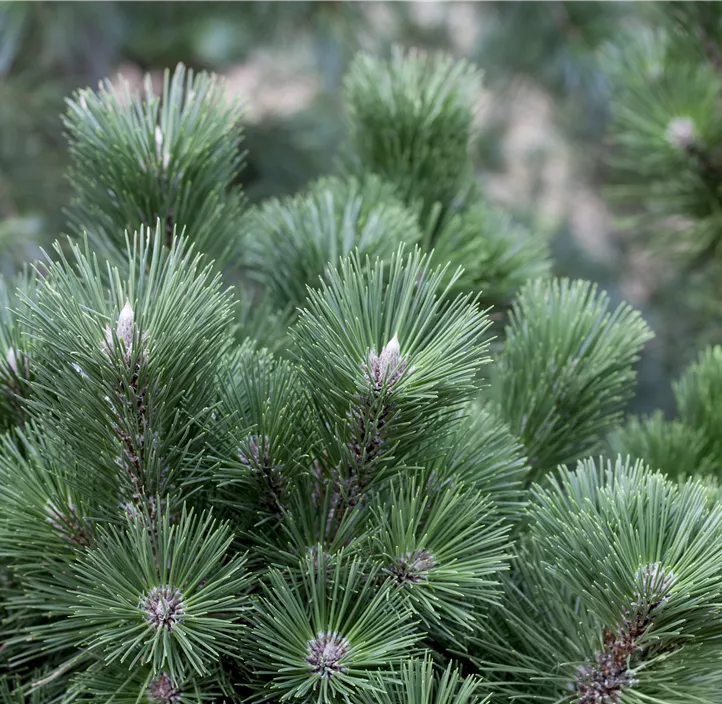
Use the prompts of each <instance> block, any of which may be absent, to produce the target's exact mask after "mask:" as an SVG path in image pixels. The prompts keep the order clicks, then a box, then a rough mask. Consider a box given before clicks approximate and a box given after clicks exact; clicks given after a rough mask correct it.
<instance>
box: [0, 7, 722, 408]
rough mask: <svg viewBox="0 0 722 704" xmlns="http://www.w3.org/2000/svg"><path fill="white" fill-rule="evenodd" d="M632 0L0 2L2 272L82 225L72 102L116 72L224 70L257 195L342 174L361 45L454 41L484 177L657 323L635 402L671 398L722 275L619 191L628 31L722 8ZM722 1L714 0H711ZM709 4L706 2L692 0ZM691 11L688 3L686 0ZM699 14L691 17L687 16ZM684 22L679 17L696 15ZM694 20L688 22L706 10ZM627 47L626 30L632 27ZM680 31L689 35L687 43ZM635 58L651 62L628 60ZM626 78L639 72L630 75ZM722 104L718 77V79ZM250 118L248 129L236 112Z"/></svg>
mask: <svg viewBox="0 0 722 704" xmlns="http://www.w3.org/2000/svg"><path fill="white" fill-rule="evenodd" d="M684 5H688V6H690V8H687V10H684V9H682V10H680V9H679V8H678V7H677V4H676V3H654V2H653V3H627V2H593V3H582V2H579V3H575V2H482V3H469V2H424V3H414V2H407V3H387V2H373V3H371V2H369V3H349V2H244V3H240V2H239V3H227V2H203V3H201V2H127V3H123V2H77V3H70V2H32V3H26V2H13V3H1V4H0V273H2V274H3V275H5V276H10V275H12V274H13V273H14V272H16V271H18V270H19V269H20V268H21V267H22V264H23V263H24V262H26V261H28V260H32V259H33V258H35V257H36V256H37V254H38V252H39V248H40V247H47V245H48V243H49V242H51V241H52V240H54V239H55V238H57V237H58V236H59V235H61V234H63V233H64V232H66V219H65V216H64V214H63V209H64V207H65V206H66V204H67V201H68V197H69V188H68V186H67V183H66V181H65V179H64V171H65V169H66V166H67V153H66V142H65V139H64V136H63V133H62V132H63V130H62V124H61V120H60V114H61V112H63V110H64V99H65V97H66V96H68V95H69V94H70V93H71V92H72V91H73V90H74V89H76V88H78V87H84V86H92V87H95V86H96V85H97V83H98V81H99V80H100V79H101V78H103V77H105V76H109V77H110V78H111V80H112V79H113V78H114V77H116V76H117V75H118V74H119V73H120V74H122V75H123V76H124V77H125V78H127V79H128V80H130V81H131V82H133V83H136V84H137V85H138V86H140V83H141V81H142V76H143V74H144V73H145V72H150V73H151V75H152V76H153V77H154V80H157V81H158V83H160V82H161V81H162V70H163V68H165V67H168V66H170V67H173V66H175V64H176V63H178V62H179V61H182V62H183V63H185V64H186V65H188V66H189V67H191V68H194V69H207V70H211V71H215V72H218V73H220V74H222V75H223V76H224V77H225V78H226V80H227V83H228V86H229V89H230V91H232V92H233V93H235V94H237V95H239V96H240V97H241V98H242V99H243V101H244V103H245V106H246V112H245V118H244V123H243V126H242V130H243V140H244V148H245V149H246V150H247V157H246V166H245V168H244V170H243V173H242V186H243V188H244V190H245V192H246V194H247V197H248V199H249V201H250V202H257V201H259V200H261V199H263V198H267V197H270V196H282V195H286V194H290V193H294V192H296V191H297V190H298V189H299V188H301V187H302V186H303V185H304V184H306V183H308V182H309V181H310V180H312V179H315V178H317V177H319V176H320V175H324V174H331V173H334V171H335V170H337V167H338V165H337V164H335V163H333V157H332V155H333V154H334V152H335V151H336V147H337V145H338V144H339V143H340V142H341V140H342V139H343V137H344V134H345V123H344V115H343V114H342V110H341V99H340V98H341V88H342V82H343V76H344V73H345V71H346V68H347V66H348V64H349V62H350V60H351V59H352V57H353V56H354V54H355V53H356V52H357V51H358V50H359V49H366V50H368V51H370V52H372V53H375V54H380V55H387V54H389V52H390V50H391V47H392V46H393V45H395V44H397V45H401V46H415V47H420V48H424V49H442V50H444V51H447V52H449V53H451V54H453V55H454V56H457V57H464V58H467V59H469V60H471V61H473V62H475V63H476V64H477V65H479V66H480V68H481V69H482V70H483V72H484V89H483V91H482V94H481V95H480V96H479V101H478V110H477V127H478V132H479V136H478V139H477V140H476V141H475V143H474V144H473V150H474V151H473V154H474V162H475V166H476V170H477V177H478V181H479V183H480V185H481V188H482V190H483V191H484V192H485V193H486V195H487V196H488V197H489V199H490V200H492V202H495V203H498V204H499V205H501V206H503V207H504V208H506V209H507V210H508V211H510V212H511V213H512V214H513V215H514V217H515V218H516V219H517V220H519V221H520V223H522V224H524V225H526V226H528V227H531V228H534V229H536V230H539V231H542V232H544V233H545V234H547V235H549V236H550V237H551V238H552V241H553V243H554V254H555V257H556V262H555V273H556V274H559V275H567V276H572V277H575V278H589V279H592V280H594V281H596V282H598V283H600V285H602V286H603V287H604V288H606V289H607V290H608V291H609V294H610V297H611V298H612V300H613V302H616V301H618V300H621V299H626V300H628V301H629V302H630V303H632V304H633V305H635V306H637V307H639V308H640V309H641V310H642V312H643V314H644V316H645V318H646V319H647V320H648V322H649V323H650V324H651V326H652V327H653V329H654V330H655V332H656V333H657V337H656V339H655V340H654V341H653V342H651V343H650V344H649V345H648V346H647V349H646V352H645V355H644V358H643V360H642V362H641V368H640V385H639V391H638V394H637V398H636V400H635V401H634V403H633V408H632V410H634V411H636V412H646V411H650V410H651V409H654V408H662V409H663V410H664V411H665V412H667V413H671V412H672V409H673V403H674V400H673V395H672V391H671V379H673V378H676V377H677V376H679V374H680V371H681V370H682V369H683V368H684V367H685V366H686V365H687V364H688V363H689V362H690V361H691V360H692V359H694V358H695V357H696V356H697V354H698V352H699V350H700V348H701V346H702V345H703V344H704V343H707V342H710V341H719V339H720V337H722V335H721V326H720V324H719V316H718V313H717V308H718V307H719V306H718V304H717V300H718V296H719V294H718V291H719V288H718V286H716V283H715V282H717V283H719V281H720V278H719V277H717V278H715V277H714V276H711V277H710V276H709V275H708V273H707V274H704V275H703V274H700V272H698V271H697V270H694V271H687V270H686V269H683V268H682V265H681V264H680V263H679V262H678V261H677V260H675V259H674V258H670V257H667V256H665V255H664V253H661V254H660V252H659V251H658V249H656V248H655V247H654V242H653V241H652V240H653V239H654V238H651V239H650V237H649V236H645V235H644V230H645V228H644V227H640V226H631V227H630V226H628V224H626V223H627V222H628V221H629V218H630V216H634V215H637V216H640V217H639V218H638V219H637V222H644V218H645V216H646V215H647V214H648V212H649V208H648V207H647V205H646V204H645V202H644V199H643V198H641V197H640V198H639V199H638V200H637V201H635V199H634V198H627V199H626V200H625V201H624V202H623V203H620V201H619V200H618V199H616V198H615V197H610V196H609V188H610V187H614V186H616V185H618V184H619V183H620V182H621V181H622V180H623V179H622V174H623V172H624V169H623V168H620V167H619V166H618V165H616V164H615V163H614V159H613V158H612V157H614V155H615V153H616V152H617V151H618V150H619V145H618V144H615V142H614V140H612V139H610V129H609V126H610V123H611V122H613V113H614V100H615V95H616V86H617V84H618V80H617V79H616V78H615V77H614V71H612V70H610V68H609V56H610V53H611V54H614V52H615V51H617V50H618V48H619V45H620V42H621V43H622V44H624V43H625V42H626V43H627V44H628V45H629V46H633V45H634V44H635V43H636V42H637V39H638V37H640V36H642V35H643V34H644V33H645V32H647V33H649V32H651V33H654V32H657V31H660V32H667V33H668V34H669V35H670V36H676V35H677V34H679V35H680V36H681V35H685V36H686V37H689V36H691V35H694V31H693V30H694V28H695V27H697V26H699V25H700V23H702V25H703V26H708V27H709V28H710V30H709V34H708V36H705V37H700V38H699V41H700V42H701V43H702V44H704V46H706V47H707V51H708V54H709V52H710V51H712V49H710V48H709V47H710V45H711V46H712V47H713V49H714V47H716V46H718V45H719V37H720V36H722V34H721V33H720V32H719V28H720V21H719V15H720V11H719V10H714V9H713V10H710V9H707V10H703V9H694V8H695V7H696V6H697V5H698V4H697V3H684ZM700 5H718V3H700ZM703 11H704V12H706V13H707V14H706V15H705V16H704V17H701V19H700V17H696V16H694V12H697V13H699V12H703ZM690 18H691V19H690ZM684 22H688V23H689V22H691V23H692V24H691V25H690V26H688V27H687V30H686V32H685V31H683V30H684ZM680 27H681V28H682V30H680ZM690 27H692V29H690ZM622 50H626V49H624V47H622ZM684 51H687V50H686V49H685V50H684ZM627 70H628V71H631V73H632V74H633V75H634V74H635V72H636V68H635V67H634V66H632V67H631V68H628V69H627ZM627 82H629V81H627ZM717 99H718V101H717V105H719V96H717ZM239 138H240V131H239Z"/></svg>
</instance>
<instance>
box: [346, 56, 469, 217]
mask: <svg viewBox="0 0 722 704" xmlns="http://www.w3.org/2000/svg"><path fill="white" fill-rule="evenodd" d="M479 83H480V77H479V73H478V72H477V70H476V69H475V68H474V67H472V66H470V65H469V64H467V63H466V62H463V61H460V62H455V61H454V60H453V59H452V58H451V57H449V56H443V55H425V54H422V53H420V52H409V53H407V54H404V53H403V52H402V51H400V50H398V49H396V50H394V52H393V55H392V57H391V59H390V60H389V61H382V60H379V59H376V58H374V57H372V56H369V55H367V54H360V55H359V56H357V57H356V59H355V61H354V63H353V64H352V66H351V68H350V70H349V73H348V75H347V77H346V80H345V86H344V100H345V104H346V110H347V112H348V119H349V144H348V147H347V149H348V152H349V156H350V160H351V165H352V168H354V169H356V170H357V171H359V172H360V173H364V172H372V173H375V174H378V175H379V176H381V177H383V178H384V179H386V180H387V181H389V182H390V183H392V184H394V185H395V186H396V187H397V188H398V192H399V193H400V194H401V197H402V198H403V199H404V201H405V202H406V203H407V204H409V205H414V204H418V207H419V208H420V213H421V214H420V221H421V223H422V228H423V227H424V225H425V222H426V218H427V217H428V215H429V213H430V212H431V208H433V207H434V205H435V204H437V203H438V204H439V205H440V206H441V208H442V210H443V211H444V212H445V211H448V210H449V209H451V208H452V207H454V206H456V205H458V203H457V199H458V198H459V196H464V195H466V192H467V191H468V189H469V188H470V187H471V185H470V184H471V182H472V181H473V179H472V178H471V173H472V170H471V159H470V156H469V142H470V139H471V136H472V123H473V108H474V100H475V97H476V95H477V94H478V92H479Z"/></svg>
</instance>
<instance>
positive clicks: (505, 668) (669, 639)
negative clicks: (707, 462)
mask: <svg viewBox="0 0 722 704" xmlns="http://www.w3.org/2000/svg"><path fill="white" fill-rule="evenodd" d="M529 518H530V524H529V525H530V528H529V533H528V535H527V536H526V537H525V540H524V542H523V546H522V548H521V550H520V553H519V558H518V559H517V561H516V564H515V574H514V577H513V579H512V580H511V581H510V582H509V584H508V588H507V593H506V601H505V602H504V606H505V609H507V610H508V612H507V613H504V612H500V613H499V614H497V615H496V616H495V617H494V618H492V620H491V622H490V624H491V634H490V635H491V637H490V638H488V640H487V639H479V641H478V644H477V647H478V649H479V650H478V653H479V654H478V662H479V664H480V667H482V668H484V669H485V670H486V671H490V672H493V673H495V677H498V678H499V683H498V684H499V688H498V691H499V694H498V695H495V699H494V700H498V701H508V699H507V698H506V697H511V698H521V699H525V698H533V699H534V700H538V701H548V702H552V701H553V702H570V704H571V703H572V702H574V703H575V704H596V702H604V703H605V704H606V702H614V701H629V702H642V701H649V700H652V701H660V702H667V701H669V702H673V701H680V700H681V699H680V698H684V699H685V700H686V699H689V700H690V701H692V700H694V701H699V702H709V704H711V703H712V702H714V701H717V697H718V695H719V691H720V686H721V684H722V683H721V682H720V675H719V668H718V665H717V660H718V654H717V649H716V646H715V645H714V643H715V641H716V639H717V638H719V633H720V630H721V629H722V621H720V619H719V613H718V609H717V607H716V602H717V600H718V599H719V594H720V589H722V579H721V575H722V569H721V567H722V564H720V561H721V560H722V551H721V549H720V537H721V536H720V531H722V509H720V507H719V506H715V507H713V508H709V507H708V503H707V496H706V492H705V490H704V489H703V487H702V485H700V484H698V483H696V482H692V483H688V484H684V485H675V484H673V483H672V482H670V481H668V480H666V479H665V478H664V477H663V476H662V475H661V474H652V473H650V472H649V471H648V470H647V469H646V468H645V467H644V465H643V464H642V463H641V462H637V463H636V464H634V465H632V464H631V463H628V462H627V463H625V462H623V461H622V460H621V459H619V460H617V462H616V463H611V462H604V461H601V460H600V462H599V463H598V464H595V462H593V461H592V460H588V461H585V462H584V463H581V464H580V465H579V467H578V469H577V470H576V471H575V472H573V473H566V472H564V473H561V474H559V475H558V478H554V479H553V480H552V481H551V482H550V484H549V486H548V488H546V489H539V488H537V489H535V491H534V500H533V502H532V507H531V508H530V512H529ZM502 614H503V615H502Z"/></svg>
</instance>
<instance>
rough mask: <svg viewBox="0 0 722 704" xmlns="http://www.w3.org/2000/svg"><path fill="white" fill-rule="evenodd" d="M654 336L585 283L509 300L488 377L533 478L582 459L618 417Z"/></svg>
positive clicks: (539, 288)
mask: <svg viewBox="0 0 722 704" xmlns="http://www.w3.org/2000/svg"><path fill="white" fill-rule="evenodd" d="M651 336H652V334H651V331H650V330H649V328H648V327H647V325H646V324H645V323H644V321H643V320H642V319H641V317H640V315H639V313H637V312H636V311H634V310H632V309H631V308H630V307H628V306H626V305H620V306H619V307H617V308H616V309H615V310H614V311H610V310H609V299H608V298H607V296H606V294H604V293H599V292H597V289H596V287H595V286H593V285H592V284H590V283H588V282H583V281H575V282H572V281H568V280H566V279H562V280H558V281H551V282H544V281H536V282H531V283H529V284H527V285H526V286H525V287H524V288H523V289H522V291H521V292H520V294H519V298H518V299H517V300H516V301H515V302H514V305H513V308H512V312H511V316H510V321H509V326H508V327H507V329H506V344H505V346H504V350H503V352H502V354H501V356H500V358H499V360H498V364H497V366H496V370H495V375H494V377H493V379H492V396H493V398H494V400H495V402H496V404H497V405H498V408H499V412H500V414H501V417H502V418H503V419H504V420H505V421H506V422H507V423H509V425H510V427H511V429H512V431H513V432H514V433H516V434H518V435H519V437H520V438H521V439H522V442H523V443H524V446H525V449H526V455H527V458H528V461H529V464H530V465H531V467H532V476H533V477H534V478H538V477H541V476H542V475H543V474H544V473H545V472H548V471H550V470H552V469H554V468H555V467H556V465H559V464H568V463H571V462H575V461H576V460H578V459H580V458H582V457H585V456H587V455H589V454H591V453H593V452H594V451H595V450H597V449H598V448H599V446H600V443H601V440H602V438H603V437H604V435H605V434H606V432H607V431H608V430H610V429H611V428H613V427H614V426H615V425H616V424H617V423H618V422H619V420H620V419H621V414H622V412H623V410H624V407H625V404H626V402H627V400H628V399H629V398H630V396H631V393H632V386H631V385H632V382H633V381H634V378H635V371H634V366H633V365H634V363H635V362H636V361H637V359H638V357H639V352H640V349H641V347H642V345H643V344H644V343H645V342H646V341H647V340H649V339H650V338H651Z"/></svg>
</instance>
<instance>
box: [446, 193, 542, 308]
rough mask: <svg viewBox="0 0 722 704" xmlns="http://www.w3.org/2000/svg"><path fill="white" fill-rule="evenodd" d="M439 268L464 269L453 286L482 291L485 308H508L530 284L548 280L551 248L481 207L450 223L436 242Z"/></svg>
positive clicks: (506, 218) (493, 210)
mask: <svg viewBox="0 0 722 704" xmlns="http://www.w3.org/2000/svg"><path fill="white" fill-rule="evenodd" d="M434 256H435V259H436V261H439V262H444V263H446V262H447V261H448V262H452V263H453V264H458V265H459V266H461V267H463V272H462V273H461V275H460V276H459V278H458V279H457V281H456V284H455V286H456V287H457V288H458V289H459V290H461V291H480V292H481V296H482V299H483V300H484V301H485V302H488V303H490V304H493V305H495V306H507V305H509V303H510V302H511V300H512V298H513V297H514V295H515V294H516V293H517V291H518V290H519V289H520V288H521V287H522V286H523V285H524V284H525V283H526V282H527V281H528V280H530V279H536V278H546V277H547V276H549V273H550V268H551V262H550V259H549V243H548V242H547V241H546V240H545V239H544V238H543V237H542V236H541V235H539V234H538V233H532V232H529V231H528V230H527V229H526V228H524V227H522V226H521V225H519V224H518V223H515V222H514V221H513V219H512V218H511V216H510V215H509V214H508V213H505V212H504V211H502V210H499V209H498V208H495V207H493V206H491V205H489V204H488V203H484V202H482V201H480V202H478V203H476V204H474V205H472V206H471V207H470V208H469V209H468V210H466V211H464V212H462V213H456V214H454V215H453V216H451V217H449V218H448V219H447V220H446V222H444V224H443V225H442V227H441V228H440V230H439V232H438V235H437V237H436V239H435V241H434Z"/></svg>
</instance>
